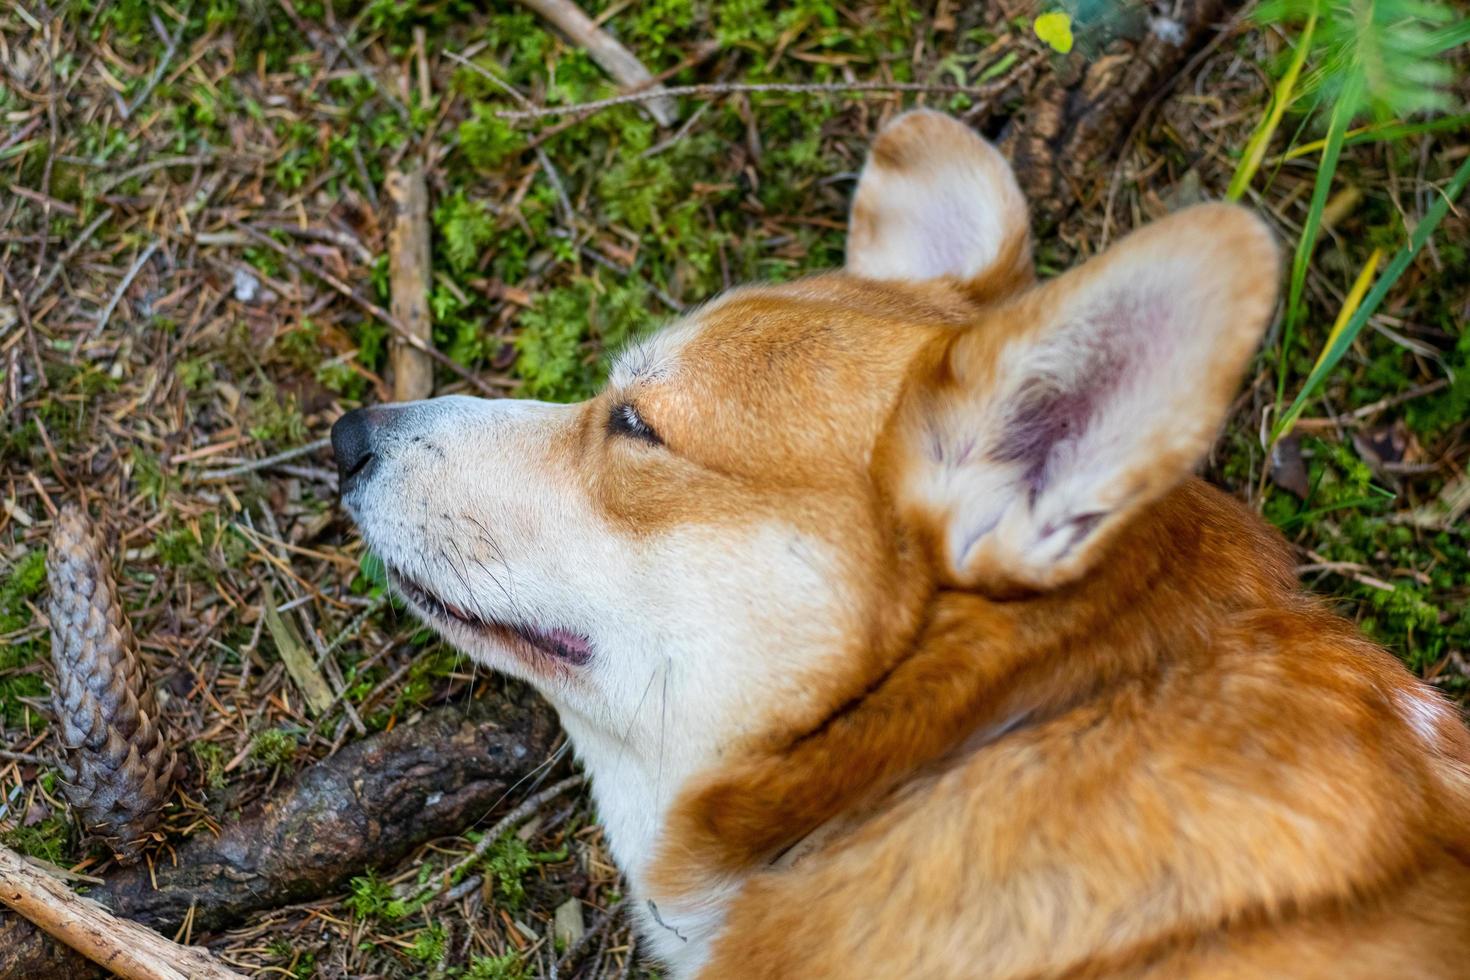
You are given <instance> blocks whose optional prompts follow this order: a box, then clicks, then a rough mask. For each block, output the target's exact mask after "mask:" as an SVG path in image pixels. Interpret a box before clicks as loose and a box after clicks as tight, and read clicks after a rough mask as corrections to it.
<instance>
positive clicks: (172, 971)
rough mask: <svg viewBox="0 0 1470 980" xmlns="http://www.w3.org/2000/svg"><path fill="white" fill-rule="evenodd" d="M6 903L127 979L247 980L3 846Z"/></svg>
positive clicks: (1, 893) (1, 887)
mask: <svg viewBox="0 0 1470 980" xmlns="http://www.w3.org/2000/svg"><path fill="white" fill-rule="evenodd" d="M0 902H3V903H4V904H5V905H8V906H9V907H10V908H12V909H14V910H15V911H16V912H18V913H19V914H20V915H23V916H25V917H26V919H28V920H29V921H31V922H33V923H35V924H36V926H37V927H39V928H40V929H41V930H43V931H44V932H46V933H47V934H48V935H50V936H53V937H54V938H56V939H59V940H61V941H62V942H63V943H65V944H66V945H67V946H70V947H71V948H72V949H74V950H76V951H77V952H78V953H81V954H82V955H83V956H85V957H86V958H87V959H89V960H91V961H92V962H94V963H97V964H98V965H100V966H103V967H106V968H107V969H108V970H111V971H112V972H113V973H115V974H117V975H118V976H121V977H124V978H126V980H232V978H233V980H241V978H242V977H243V975H242V974H239V973H236V972H234V971H233V970H229V969H226V968H225V967H224V966H222V965H221V964H220V963H219V961H218V960H216V959H215V958H214V957H213V956H211V955H209V953H208V952H206V951H205V950H202V949H199V948H197V947H190V946H180V945H179V944H178V943H174V942H170V941H169V940H167V939H165V938H164V937H162V936H160V935H159V934H158V933H156V932H154V931H153V930H151V929H148V928H146V927H144V926H141V925H139V924H138V923H136V922H129V921H128V920H127V919H119V918H118V917H117V916H115V915H113V914H112V913H111V912H109V911H107V909H105V908H103V907H102V906H101V905H98V904H97V903H96V902H94V901H92V900H91V899H89V898H82V897H81V896H80V895H77V894H76V893H74V892H73V891H72V890H71V889H69V888H67V887H66V886H65V885H64V884H62V883H61V882H60V881H57V880H56V879H55V878H53V877H51V875H49V874H47V873H46V872H44V871H42V870H41V869H40V868H38V867H36V866H35V865H33V864H31V863H29V862H28V861H26V860H25V859H24V858H22V857H21V856H20V855H19V854H16V853H15V852H14V851H12V850H11V849H10V848H8V847H4V846H0Z"/></svg>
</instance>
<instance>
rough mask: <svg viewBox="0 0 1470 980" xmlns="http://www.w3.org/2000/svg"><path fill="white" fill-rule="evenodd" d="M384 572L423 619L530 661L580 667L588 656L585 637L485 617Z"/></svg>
mask: <svg viewBox="0 0 1470 980" xmlns="http://www.w3.org/2000/svg"><path fill="white" fill-rule="evenodd" d="M387 571H388V581H389V583H390V584H391V585H392V586H393V587H394V588H395V589H397V590H398V592H399V594H400V595H402V596H403V597H404V598H405V599H407V600H408V602H409V604H410V605H412V606H413V607H414V608H415V609H417V610H418V611H419V613H420V614H421V615H423V616H424V617H425V618H426V619H437V620H439V621H441V622H443V623H447V624H451V625H454V626H458V627H460V628H462V629H465V630H468V631H470V632H471V633H473V634H475V635H476V636H479V637H482V638H484V639H488V640H492V641H495V642H497V643H499V644H500V645H502V646H506V647H509V648H510V649H511V650H513V651H514V652H515V653H517V654H519V655H520V656H522V657H524V658H526V659H530V660H537V659H541V658H549V659H550V660H552V661H554V662H556V663H558V664H564V665H568V666H573V667H580V666H583V665H584V664H586V663H587V662H588V661H589V660H591V659H592V644H591V642H590V641H589V640H588V639H587V638H586V637H585V636H581V635H580V634H578V633H574V632H573V631H571V630H568V629H562V628H560V627H555V628H550V629H547V628H543V627H539V626H531V625H528V624H524V623H507V622H502V621H500V620H492V619H485V618H484V617H482V616H480V615H478V614H476V613H472V612H469V611H468V610H466V609H465V608H464V607H462V606H458V605H455V604H454V603H452V602H450V601H448V600H447V599H445V598H443V597H442V596H440V595H439V594H438V593H436V592H434V591H433V590H431V589H430V588H428V587H427V586H425V585H424V584H422V583H421V582H418V581H415V580H414V579H412V578H410V577H409V576H407V575H405V574H403V573H402V572H401V571H399V570H398V569H396V568H392V567H389V568H388V570H387Z"/></svg>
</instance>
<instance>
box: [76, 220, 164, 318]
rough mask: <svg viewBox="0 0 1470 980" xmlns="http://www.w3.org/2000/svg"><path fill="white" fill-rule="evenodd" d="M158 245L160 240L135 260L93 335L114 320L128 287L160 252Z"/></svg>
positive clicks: (151, 244) (151, 243) (109, 302)
mask: <svg viewBox="0 0 1470 980" xmlns="http://www.w3.org/2000/svg"><path fill="white" fill-rule="evenodd" d="M158 245H159V243H158V240H157V239H154V240H153V241H151V242H149V243H148V247H147V248H145V249H143V251H142V254H140V255H139V256H138V257H137V258H136V259H134V260H133V266H132V268H130V269H128V273H127V275H125V276H123V279H122V282H120V283H118V284H117V291H116V292H114V293H113V294H112V299H110V300H108V302H107V308H106V309H104V310H103V311H102V315H101V316H99V317H98V318H97V325H96V326H95V327H93V328H92V333H94V334H99V333H101V332H102V331H103V330H104V329H106V327H107V321H108V320H111V319H112V314H113V311H114V310H116V309H117V304H118V303H120V302H122V298H123V293H125V292H127V291H128V287H129V286H131V285H132V284H133V280H134V279H136V278H137V277H138V273H139V272H141V271H143V265H144V263H146V262H147V261H148V260H149V259H151V258H153V253H154V252H156V251H158Z"/></svg>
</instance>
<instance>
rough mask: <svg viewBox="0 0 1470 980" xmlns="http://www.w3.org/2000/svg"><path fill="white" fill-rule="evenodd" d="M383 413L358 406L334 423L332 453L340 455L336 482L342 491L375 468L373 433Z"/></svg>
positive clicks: (365, 476)
mask: <svg viewBox="0 0 1470 980" xmlns="http://www.w3.org/2000/svg"><path fill="white" fill-rule="evenodd" d="M380 418H381V413H379V412H377V411H375V410H374V409H371V408H358V409H354V410H353V411H351V412H348V413H347V414H346V415H344V416H342V417H341V418H340V419H338V420H337V421H336V423H335V424H333V426H332V454H333V455H334V456H336V457H337V485H338V489H339V490H340V491H341V492H342V493H346V492H347V490H348V488H349V487H350V486H351V485H352V484H353V483H355V482H357V483H360V482H361V481H363V480H365V479H366V478H367V476H368V474H369V473H371V472H372V468H373V460H374V458H375V457H374V456H373V435H374V433H375V432H376V431H377V428H378V421H379V419H380Z"/></svg>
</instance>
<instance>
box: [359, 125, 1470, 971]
mask: <svg viewBox="0 0 1470 980" xmlns="http://www.w3.org/2000/svg"><path fill="white" fill-rule="evenodd" d="M1278 273H1279V269H1278V251H1277V247H1276V245H1275V243H1274V241H1273V238H1272V235H1271V234H1270V232H1269V231H1268V230H1267V228H1266V227H1265V225H1264V224H1263V223H1262V222H1261V221H1260V220H1258V219H1257V218H1256V217H1254V216H1253V215H1252V214H1251V213H1250V212H1248V211H1246V210H1244V209H1242V208H1239V207H1235V206H1229V205H1220V204H1206V205H1198V206H1195V207H1191V208H1188V209H1185V210H1182V211H1179V212H1177V213H1174V214H1172V215H1171V216H1169V217H1167V218H1164V219H1163V220H1161V221H1157V222H1155V223H1153V224H1151V225H1149V226H1147V227H1145V228H1143V229H1141V230H1139V231H1136V232H1134V233H1133V234H1131V235H1130V236H1128V237H1127V238H1125V239H1123V240H1121V241H1119V242H1118V243H1116V244H1115V245H1113V246H1112V247H1111V248H1110V249H1108V250H1107V251H1106V252H1104V253H1103V254H1101V255H1099V256H1097V257H1096V258H1093V259H1091V260H1090V261H1088V262H1086V263H1085V264H1083V265H1082V266H1081V267H1079V268H1077V269H1075V270H1073V271H1070V272H1068V273H1066V274H1064V275H1061V276H1058V277H1056V278H1053V279H1050V280H1048V281H1045V282H1038V281H1037V280H1036V279H1035V276H1034V274H1033V271H1032V256H1031V242H1030V233H1029V230H1028V225H1027V214H1026V205H1025V202H1024V200H1023V198H1022V196H1021V193H1020V190H1019V189H1018V186H1017V183H1016V180H1015V177H1014V175H1013V174H1012V172H1011V170H1010V168H1009V166H1008V165H1007V163H1006V162H1005V160H1004V159H1003V158H1002V157H1001V155H1000V154H999V152H998V151H996V150H995V149H994V148H993V147H992V146H991V145H990V144H988V143H986V142H985V141H984V140H982V139H981V138H980V137H978V136H977V135H975V134H974V133H973V132H971V131H970V130H969V129H968V128H967V127H966V126H964V125H963V124H961V123H960V122H958V121H956V120H954V119H952V118H949V117H947V116H945V115H942V114H938V113H935V112H930V111H914V112H909V113H907V114H905V115H902V116H900V117H898V118H897V119H896V120H894V121H893V122H892V123H890V124H889V125H888V126H886V127H885V128H884V129H883V130H882V131H881V133H880V135H879V136H878V137H877V139H876V141H875V142H874V144H873V146H872V149H871V152H870V154H869V157H868V160H867V162H866V164H865V166H864V169H863V171H862V174H861V177H860V179H859V181H858V184H857V189H856V196H855V199H854V201H853V204H852V209H851V216H850V226H849V235H848V254H847V259H846V265H845V267H844V268H843V269H842V270H840V271H837V272H832V273H828V274H824V275H818V276H814V277H811V278H807V279H802V280H799V281H796V282H790V283H785V284H781V285H773V286H746V287H742V288H738V289H735V290H732V291H730V292H728V293H726V294H725V295H723V296H721V297H720V298H718V299H715V300H714V301H712V302H710V303H708V304H707V305H705V306H703V307H701V308H699V309H698V310H696V311H694V312H692V313H690V314H689V315H687V316H685V317H684V318H682V319H680V320H678V321H677V322H675V323H673V324H671V325H669V326H668V327H666V328H664V329H663V330H662V331H660V332H658V333H657V334H655V335H653V336H651V337H648V338H647V339H645V340H643V341H641V342H638V343H635V344H633V345H632V346H630V347H629V348H628V349H627V350H624V351H623V352H622V353H621V355H620V356H619V357H617V359H616V361H615V362H614V363H613V365H612V367H611V369H610V374H609V380H608V382H607V385H606V387H605V388H604V389H603V390H602V392H601V393H600V394H598V395H597V396H596V397H594V398H592V399H590V400H588V401H584V402H582V403H580V404H573V405H553V404H543V403H539V402H532V401H517V400H509V399H507V400H479V399H472V398H464V397H445V398H438V399H433V400H429V401H424V402H416V403H410V404H402V405H391V406H376V407H369V408H362V409H358V410H356V411H354V412H351V413H349V414H347V415H345V416H343V417H342V418H341V419H340V420H339V421H338V422H337V424H336V425H335V426H334V428H333V431H332V438H333V444H334V448H335V453H336V459H337V464H338V466H339V468H340V471H341V489H342V498H343V500H344V502H345V506H346V508H347V509H348V510H349V511H350V513H351V515H352V516H353V518H354V519H355V521H356V523H357V525H358V526H359V528H360V529H361V532H362V535H363V537H364V538H365V539H366V542H367V544H368V545H369V546H370V547H371V548H372V550H373V551H374V552H375V553H376V554H377V555H379V556H380V557H381V558H382V560H383V562H384V563H385V565H386V566H387V569H388V574H389V577H390V580H391V582H392V584H393V586H394V587H395V588H396V590H397V591H398V592H399V593H401V595H402V596H403V597H404V599H405V600H406V601H407V602H408V604H409V605H411V606H412V607H413V608H414V609H415V610H416V611H417V613H418V614H419V615H420V616H422V617H423V619H424V620H425V621H426V622H427V623H429V624H430V625H431V626H432V627H433V628H434V629H436V630H438V631H439V632H440V633H442V634H443V636H444V637H445V638H446V639H447V640H448V641H449V642H451V643H452V644H454V645H455V646H457V647H458V648H460V649H461V650H463V651H465V652H466V653H467V654H468V655H469V656H471V657H473V658H475V659H476V660H477V661H479V662H481V663H484V664H487V665H489V666H490V667H493V668H495V669H497V670H500V671H504V672H505V673H507V674H512V675H514V676H516V677H519V678H522V679H524V680H526V681H528V682H529V683H530V684H532V685H534V686H535V687H536V688H537V689H538V690H539V691H540V692H541V693H542V694H543V695H544V696H545V697H546V698H547V699H548V700H549V701H550V702H551V703H552V704H553V705H554V706H555V707H556V709H557V711H558V712H559V714H560V717H561V721H562V723H563V725H564V726H565V728H566V731H567V733H568V735H569V737H570V739H571V742H572V744H573V746H574V748H575V750H576V753H577V755H578V757H579V758H580V760H581V762H582V764H583V765H584V766H585V768H586V771H587V772H588V773H589V775H590V777H591V787H592V793H593V796H594V798H595V801H596V805H597V812H598V814H599V817H600V819H601V820H602V821H603V823H604V825H605V830H606V834H607V840H608V842H609V846H610V848H611V851H612V854H613V856H614V858H615V859H616V861H617V862H618V864H619V866H620V867H621V869H622V870H623V872H624V873H625V874H626V876H627V881H628V888H629V895H630V903H629V905H630V907H631V908H632V909H633V910H634V914H635V917H636V919H637V928H638V929H639V932H640V936H641V942H640V946H641V948H643V949H644V950H645V951H650V952H651V953H652V955H654V956H656V957H657V959H658V960H659V961H661V962H662V963H663V964H665V966H666V968H667V970H668V972H669V975H671V976H673V977H677V978H686V977H700V978H732V980H733V978H742V980H748V978H786V977H839V978H848V977H923V978H926V980H927V978H950V977H954V978H966V977H983V978H1039V977H1156V978H1165V977H1167V978H1176V977H1229V978H1242V977H1364V978H1367V977H1372V978H1386V977H1442V978H1450V977H1459V978H1464V977H1470V733H1467V731H1466V729H1465V727H1464V726H1463V722H1462V721H1461V719H1460V718H1459V716H1458V712H1457V711H1456V710H1455V709H1454V708H1453V707H1452V706H1451V705H1450V704H1449V703H1448V702H1446V701H1444V700H1442V699H1441V698H1440V696H1439V695H1438V694H1437V693H1436V692H1435V691H1433V690H1432V689H1430V688H1429V687H1427V686H1426V685H1425V684H1423V683H1421V682H1420V681H1419V680H1417V679H1416V678H1414V677H1413V676H1411V675H1410V674H1409V673H1408V671H1406V670H1405V669H1404V668H1403V667H1402V666H1401V665H1400V664H1399V663H1398V662H1397V661H1396V660H1395V659H1394V658H1393V657H1391V656H1390V655H1388V654H1387V653H1386V652H1384V651H1383V650H1381V649H1379V648H1378V647H1376V646H1374V645H1373V644H1372V643H1370V642H1368V641H1367V640H1366V639H1364V638H1363V637H1362V636H1361V635H1360V634H1359V633H1358V631H1357V630H1356V629H1355V628H1354V627H1353V626H1352V625H1351V624H1349V623H1347V622H1346V621H1344V620H1342V619H1339V618H1337V617H1336V616H1334V615H1332V614H1330V613H1329V612H1327V611H1325V610H1324V609H1323V608H1322V606H1321V604H1320V603H1319V602H1317V601H1315V600H1313V599H1312V598H1310V597H1308V596H1307V595H1304V594H1303V593H1302V592H1300V591H1299V590H1298V587H1297V583H1296V581H1295V577H1294V574H1293V566H1292V561H1291V557H1290V555H1289V552H1288V549H1287V547H1286V545H1285V543H1284V542H1283V541H1282V540H1281V539H1280V537H1278V535H1277V534H1276V533H1275V532H1274V531H1273V530H1272V529H1270V528H1269V527H1268V526H1267V525H1266V524H1265V523H1263V522H1262V521H1261V520H1260V519H1259V518H1258V517H1257V516H1256V515H1255V514H1253V513H1252V512H1250V511H1249V510H1247V509H1246V508H1245V507H1243V506H1242V505H1241V504H1240V503H1238V502H1236V501H1235V500H1234V499H1232V498H1231V497H1229V496H1227V495H1226V494H1225V493H1222V492H1221V491H1218V490H1215V489H1212V488H1211V487H1209V486H1207V485H1206V484H1205V483H1203V482H1201V481H1200V480H1199V479H1197V478H1196V477H1194V476H1192V475H1191V470H1192V469H1193V467H1194V466H1195V465H1196V464H1197V463H1198V462H1199V461H1200V459H1201V458H1202V457H1203V455H1204V454H1205V452H1206V451H1207V449H1208V448H1209V446H1210V444H1211V442H1212V441H1213V439H1214V437H1215V435H1216V432H1217V430H1218V428H1219V427H1220V425H1221V423H1222V421H1223V420H1224V418H1225V416H1226V414H1227V412H1228V411H1229V406H1230V402H1231V400H1232V398H1233V397H1234V395H1235V392H1236V390H1237V387H1238V385H1239V384H1240V381H1241V378H1242V375H1243V373H1244V370H1245V368H1246V365H1247V363H1248V362H1249V360H1250V359H1251V357H1252V355H1253V353H1254V352H1255V350H1256V346H1257V344H1258V342H1259V341H1260V338H1261V335H1262V333H1263V331H1264V330H1265V328H1266V326H1267V323H1268V321H1269V320H1270V318H1271V316H1272V312H1273V308H1274V306H1275V302H1276V289H1277V280H1278Z"/></svg>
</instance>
